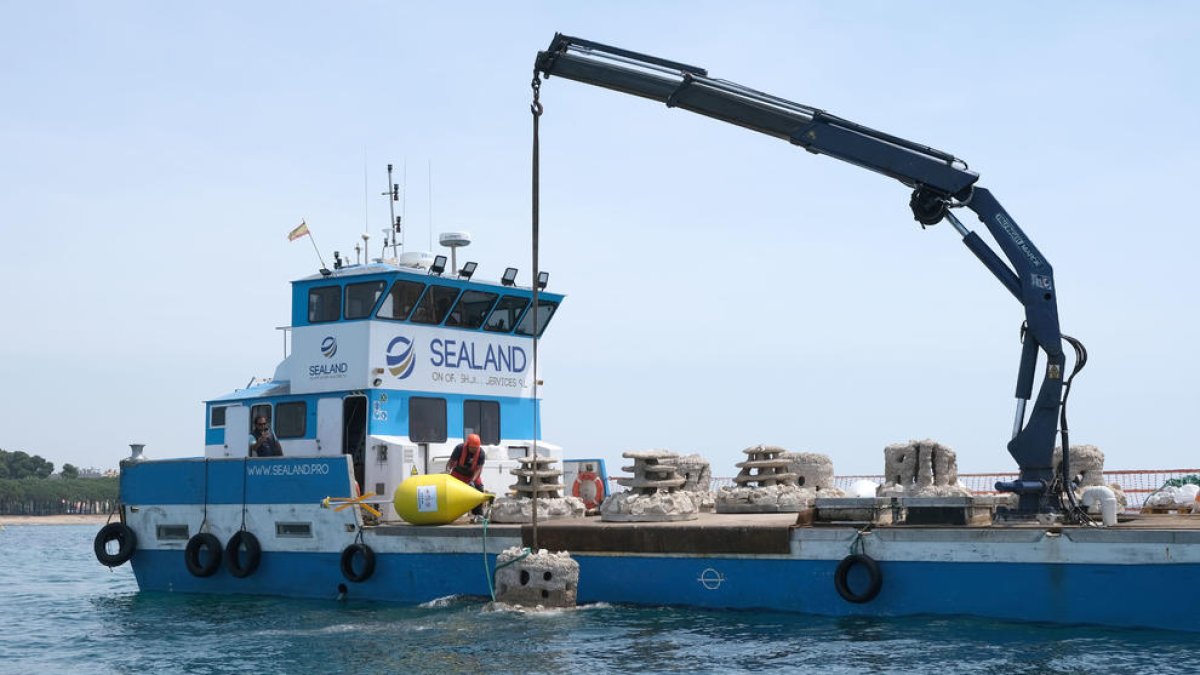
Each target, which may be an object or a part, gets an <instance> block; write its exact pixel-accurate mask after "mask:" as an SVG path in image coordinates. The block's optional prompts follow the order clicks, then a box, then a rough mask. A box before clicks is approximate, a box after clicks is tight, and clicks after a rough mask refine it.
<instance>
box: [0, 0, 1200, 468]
mask: <svg viewBox="0 0 1200 675" xmlns="http://www.w3.org/2000/svg"><path fill="white" fill-rule="evenodd" d="M555 31H562V32H565V33H568V34H573V35H579V36H582V37H587V38H590V39H594V40H598V41H601V42H607V43H610V44H614V45H618V46H622V47H625V48H628V49H633V50H638V51H643V52H647V53H650V54H654V55H657V56H661V57H664V58H670V59H674V60H679V61H684V62H688V63H693V64H695V65H699V66H703V67H706V68H707V69H708V70H709V72H710V73H711V74H712V75H714V76H716V77H722V78H727V79H731V80H734V81H736V82H739V83H742V84H745V85H748V86H752V87H754V88H757V89H761V90H764V91H768V92H770V93H773V94H776V95H779V96H783V97H785V98H790V99H792V100H796V101H800V102H803V103H808V104H811V105H815V106H818V107H821V108H824V109H827V110H829V111H831V112H833V113H835V114H838V115H841V116H843V117H847V118H849V119H852V120H855V121H857V122H861V123H863V124H867V125H870V126H873V127H875V128H878V129H882V130H885V131H888V132H890V133H893V134H896V135H899V136H903V137H905V138H909V139H912V140H915V141H919V142H923V143H927V144H929V145H932V146H934V147H937V148H940V149H943V150H946V151H948V152H952V153H954V154H955V155H957V156H959V157H962V158H964V159H966V160H967V161H968V162H969V163H970V165H971V167H972V169H974V170H976V171H978V172H979V173H980V174H981V175H982V178H981V180H980V185H983V186H986V187H988V188H989V189H991V190H992V191H993V192H994V193H995V194H996V195H997V196H998V197H999V199H1000V200H1001V202H1002V203H1004V205H1005V206H1006V207H1007V208H1008V210H1009V211H1010V212H1011V213H1012V215H1013V216H1014V217H1015V218H1016V219H1017V221H1018V222H1019V223H1020V224H1021V225H1022V227H1024V228H1025V230H1026V231H1027V232H1028V233H1029V234H1030V236H1031V238H1032V240H1033V241H1034V242H1035V243H1036V244H1037V245H1038V246H1039V247H1040V248H1041V250H1042V252H1043V253H1044V254H1045V255H1046V256H1047V258H1048V259H1049V260H1050V262H1051V263H1052V264H1053V265H1054V266H1055V271H1056V279H1057V283H1058V287H1059V308H1060V312H1061V317H1062V324H1063V329H1064V331H1065V332H1067V333H1069V334H1071V335H1074V336H1076V337H1078V338H1080V339H1082V340H1083V341H1084V342H1085V344H1086V345H1087V346H1088V348H1089V350H1090V352H1091V362H1090V364H1089V366H1088V368H1087V370H1085V371H1084V372H1083V374H1082V375H1080V376H1079V378H1078V379H1077V380H1076V388H1075V390H1074V392H1073V393H1072V396H1071V406H1070V423H1071V429H1072V441H1073V442H1075V443H1091V444H1095V445H1097V446H1099V447H1100V448H1101V449H1102V450H1103V451H1104V452H1105V453H1106V454H1107V456H1108V462H1107V465H1108V467H1109V468H1116V469H1130V468H1179V467H1195V466H1200V456H1198V455H1200V453H1198V449H1197V444H1196V438H1195V436H1196V432H1195V423H1194V418H1195V416H1196V415H1197V410H1198V409H1200V395H1198V394H1197V389H1196V387H1197V385H1196V381H1197V379H1198V377H1200V365H1198V361H1200V360H1198V358H1197V356H1196V352H1195V349H1194V347H1195V342H1196V338H1197V334H1198V332H1200V331H1198V330H1197V328H1198V325H1197V317H1196V305H1197V295H1198V294H1197V291H1198V289H1200V281H1198V278H1200V277H1198V274H1197V270H1196V268H1197V264H1196V262H1195V261H1196V255H1197V250H1198V249H1200V246H1198V244H1200V234H1197V223H1196V217H1195V215H1194V209H1193V208H1192V201H1191V200H1192V197H1193V195H1194V194H1195V192H1196V184H1197V181H1198V180H1200V141H1198V140H1197V139H1198V135H1197V133H1196V124H1197V122H1198V121H1200V87H1198V86H1197V79H1196V64H1197V63H1200V39H1198V38H1200V6H1198V5H1196V4H1195V3H1190V2H1182V1H1181V2H1145V3H1117V2H1063V3H1042V2H1007V3H946V2H940V3H939V2H920V1H918V2H904V3H896V2H860V3H852V2H845V3H815V2H778V3H773V2H745V3H730V2H609V3H565V2H545V3H521V2H508V3H491V2H478V3H456V2H445V3H420V4H417V3H399V2H366V3H363V2H348V3H332V2H324V3H323V2H286V3H285V2H262V3H241V2H214V3H161V2H107V3H94V2H52V3H31V2H15V1H11V0H10V1H3V0H0V92H2V95H0V101H2V103H0V186H2V187H0V250H2V251H3V253H4V257H5V260H4V263H3V264H2V265H0V280H2V281H3V283H2V284H0V289H2V290H0V293H2V294H3V295H2V300H3V308H4V312H5V316H6V319H5V320H4V322H3V334H2V337H0V447H3V448H5V449H7V450H26V451H29V452H34V453H37V454H41V455H42V456H44V457H46V458H47V459H50V460H51V461H54V462H55V463H56V464H58V465H61V464H62V463H63V462H71V463H74V464H76V465H80V466H98V467H114V466H116V464H117V461H118V460H119V458H121V457H123V456H126V455H127V454H128V449H127V447H126V444H127V443H129V442H135V441H136V442H143V443H147V444H148V448H147V452H148V454H149V455H151V456H154V457H168V456H189V455H196V454H199V453H200V452H201V449H202V438H203V436H202V424H203V412H202V407H201V401H202V400H204V399H206V398H209V397H212V396H215V395H218V394H221V393H224V392H226V391H229V390H231V389H234V388H236V387H240V386H243V385H245V384H246V382H247V381H248V380H249V378H250V377H251V376H256V375H258V376H267V375H270V374H271V373H272V372H273V370H274V367H275V364H276V362H277V361H278V359H279V358H280V356H281V353H282V338H281V336H280V334H279V333H278V332H277V331H275V330H274V328H275V327H276V326H282V325H285V324H286V323H288V321H289V313H288V292H289V287H288V283H287V282H288V281H289V280H290V279H292V278H296V277H299V276H303V275H307V274H310V273H312V272H313V271H314V270H315V268H316V266H317V265H316V261H315V259H314V254H313V251H312V247H311V246H310V245H309V243H308V242H307V241H299V242H295V243H291V244H289V243H288V242H287V240H286V238H285V235H286V233H287V232H288V230H290V229H291V228H292V227H294V226H295V225H296V224H298V223H299V222H300V219H301V218H306V219H307V222H308V223H309V225H310V226H311V228H312V231H313V233H314V236H315V239H316V242H317V243H318V244H319V245H320V246H321V248H322V249H323V250H324V251H325V255H326V257H327V259H328V258H329V257H330V256H331V255H332V251H333V250H335V249H337V250H341V251H343V252H345V251H351V250H352V248H353V244H354V242H355V241H356V240H357V237H358V234H359V233H360V232H362V230H363V226H364V221H367V222H368V223H369V227H370V231H371V232H372V233H374V234H378V232H379V229H380V228H382V227H384V226H385V225H386V221H387V205H386V203H385V202H384V201H383V200H381V199H380V198H378V197H376V196H374V195H376V194H377V193H378V192H379V191H381V190H382V189H383V187H384V182H385V178H384V174H383V167H384V165H385V164H386V163H388V162H395V163H396V165H397V167H398V169H399V168H400V167H404V166H406V167H407V205H406V209H405V215H406V218H407V222H408V223H409V228H410V231H409V243H410V244H414V243H415V244H418V245H420V244H426V245H425V246H420V247H421V248H426V247H427V243H428V241H429V234H430V231H431V230H432V231H433V232H440V231H445V230H468V231H470V232H472V233H473V235H474V237H475V243H474V244H473V245H472V246H471V248H470V249H468V250H467V252H466V253H467V257H468V258H470V259H473V260H478V261H479V262H480V271H479V273H478V274H479V275H480V276H481V277H488V278H497V277H498V276H499V273H500V271H501V270H502V269H503V268H504V267H505V266H508V265H516V266H518V267H521V268H522V269H523V270H528V269H529V267H530V264H529V255H530V254H529V242H530V235H529V211H530V209H529V204H530V196H529V190H530V184H529V151H530V150H529V148H530V116H529V97H530V91H529V81H530V78H531V73H532V63H533V59H534V55H535V53H536V52H537V50H539V49H542V48H544V47H545V46H546V45H547V44H548V43H549V41H550V38H551V37H552V35H553V34H554V32H555ZM543 102H544V104H545V108H546V114H545V117H544V118H543V137H542V143H543V165H542V175H543V180H542V199H543V201H542V231H543V237H542V242H541V244H542V252H541V255H542V266H543V268H544V269H547V270H549V271H550V273H551V284H552V287H553V288H554V289H555V290H557V291H560V292H565V293H568V294H569V297H568V300H567V303H566V304H565V305H564V307H563V309H562V311H561V313H560V314H559V316H558V317H557V318H556V320H555V322H554V324H552V325H551V330H550V331H549V332H548V333H547V339H546V340H545V341H544V342H543V345H542V363H543V372H544V376H545V380H546V385H545V387H544V389H543V393H544V395H545V397H546V403H545V406H544V411H543V412H544V415H543V420H544V431H545V435H546V438H547V440H550V441H553V442H557V443H559V444H561V445H563V446H565V448H566V452H567V454H568V455H570V456H601V457H607V458H609V459H611V460H613V461H614V463H615V464H616V466H620V464H621V461H620V459H619V457H620V453H621V452H624V451H628V450H644V449H649V448H668V449H671V450H675V451H677V452H681V453H693V452H696V453H700V454H702V455H704V456H705V457H707V458H708V459H709V460H710V461H711V462H712V465H713V472H714V474H715V475H732V474H733V473H735V469H734V467H733V465H734V463H735V462H738V461H741V460H742V459H743V458H744V456H743V455H742V454H741V452H740V451H741V449H742V448H745V447H747V446H750V445H753V444H756V443H772V444H778V445H782V446H784V447H787V448H790V449H792V450H797V451H815V452H824V453H827V454H829V455H830V456H832V458H833V460H834V465H835V468H836V470H837V471H838V473H842V474H849V473H877V472H879V471H880V470H881V468H882V465H883V453H882V449H883V447H884V446H885V445H887V444H889V443H892V442H896V441H904V440H907V439H910V438H933V439H936V440H938V441H940V442H942V443H944V444H947V445H950V446H951V447H953V448H954V449H956V450H957V451H958V457H959V466H960V470H962V471H988V470H1009V469H1011V468H1012V467H1013V466H1014V464H1013V462H1012V460H1011V458H1010V457H1009V456H1008V453H1007V451H1006V450H1005V443H1006V442H1007V439H1008V436H1009V434H1010V430H1011V424H1012V413H1013V398H1012V394H1013V387H1014V380H1015V374H1016V366H1017V358H1018V354H1019V350H1020V347H1019V344H1018V341H1017V338H1018V329H1019V325H1020V322H1021V319H1022V314H1021V309H1020V307H1019V305H1018V304H1017V303H1016V302H1015V301H1014V300H1013V299H1012V298H1011V297H1010V296H1009V295H1008V294H1007V292H1005V291H1004V290H1003V288H1002V287H1001V286H1000V284H999V283H998V282H996V281H995V279H993V278H992V277H991V275H990V274H988V273H987V272H986V271H985V270H984V269H983V267H982V266H981V265H980V264H979V263H978V262H977V261H976V260H975V259H974V257H973V256H971V255H970V254H969V253H968V251H967V250H966V249H965V248H964V247H963V246H962V244H961V243H960V241H959V238H958V236H957V235H955V234H954V232H953V230H952V229H951V228H949V227H948V226H945V225H942V226H938V227H935V228H933V229H931V230H929V231H924V232H923V231H921V229H920V228H919V226H918V225H917V224H916V223H915V222H914V221H913V220H912V219H911V216H910V215H909V212H908V207H907V200H908V193H907V190H906V189H905V188H904V187H903V186H901V185H900V184H899V183H896V182H894V181H890V180H888V179H885V178H883V177H881V176H877V175H875V174H872V173H869V172H866V171H863V170H860V169H856V168H854V167H850V166H848V165H845V164H842V163H839V162H837V161H835V160H831V159H829V158H826V157H816V156H812V155H808V154H806V153H804V152H802V151H800V150H798V149H796V148H794V147H791V146H789V145H788V144H787V143H784V142H782V141H777V140H774V139H771V138H768V137H765V136H759V135H757V134H754V133H752V132H748V131H745V130H743V129H740V128H737V127H734V126H730V125H725V124H722V123H719V122H716V121H713V120H708V119H705V118H702V117H698V116H695V115H692V114H690V113H687V112H684V111H679V110H668V109H666V108H665V107H663V106H660V105H657V104H653V103H651V102H648V101H644V100H641V99H637V98H633V97H629V96H623V95H620V94H616V93H613V92H609V91H605V90H600V89H596V88H593V87H589V86H586V85H582V84H578V83H574V82H568V81H565V80H557V79H552V80H550V81H549V82H547V83H546V84H545V85H544V86H543ZM364 166H365V168H366V170H367V172H368V174H367V178H368V179H369V187H368V188H366V190H364ZM431 176H432V186H431V185H430V182H431V181H430V177H431ZM364 192H369V193H370V194H371V197H370V199H369V201H368V200H367V199H366V198H365V196H364ZM431 195H432V200H431V199H430V196H431ZM968 224H970V225H971V226H972V227H975V226H977V225H979V224H978V222H977V221H974V220H973V219H972V221H971V222H969V223H968ZM979 229H981V230H982V229H983V228H982V226H979ZM375 241H378V239H376V240H375ZM410 248H411V246H410ZM523 281H525V282H527V276H526V277H523Z"/></svg>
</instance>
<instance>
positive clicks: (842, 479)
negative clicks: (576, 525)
mask: <svg viewBox="0 0 1200 675" xmlns="http://www.w3.org/2000/svg"><path fill="white" fill-rule="evenodd" d="M1016 477H1017V474H1016V473H1015V472H1012V473H960V474H958V482H959V483H960V484H961V485H963V486H964V487H966V488H967V489H968V490H970V491H971V492H974V493H976V494H981V495H992V494H996V483H997V482H998V481H1009V480H1013V479H1015V478H1016ZM1188 477H1196V478H1197V479H1200V469H1143V470H1128V471H1105V472H1104V482H1105V484H1108V485H1111V484H1113V483H1116V484H1117V485H1119V486H1121V489H1122V490H1124V491H1125V497H1126V499H1127V500H1128V501H1129V508H1131V509H1140V508H1142V505H1143V504H1144V503H1145V502H1146V498H1147V497H1149V496H1150V495H1151V494H1153V493H1155V492H1157V491H1158V490H1160V489H1161V488H1162V487H1163V486H1164V485H1166V484H1167V482H1168V481H1185V479H1187V478H1188ZM617 478H618V477H616V476H613V477H610V478H609V480H608V487H609V490H610V491H615V492H620V491H622V490H623V489H624V488H622V487H621V486H620V485H619V484H618V483H617ZM864 479H865V480H869V481H871V482H873V483H882V482H883V476H882V475H859V476H835V477H834V479H833V484H834V487H837V488H840V489H842V490H846V489H848V488H849V487H850V486H851V485H852V484H854V482H855V481H858V480H864ZM1185 482H1186V481H1185ZM722 487H733V478H713V479H712V489H713V490H718V489H720V488H722Z"/></svg>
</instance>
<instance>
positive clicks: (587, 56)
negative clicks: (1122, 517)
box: [534, 34, 1064, 514]
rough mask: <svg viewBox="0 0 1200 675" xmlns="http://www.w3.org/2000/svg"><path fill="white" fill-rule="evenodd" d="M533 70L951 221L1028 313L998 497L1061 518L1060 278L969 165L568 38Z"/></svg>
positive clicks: (919, 214)
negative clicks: (716, 129) (1009, 459)
mask: <svg viewBox="0 0 1200 675" xmlns="http://www.w3.org/2000/svg"><path fill="white" fill-rule="evenodd" d="M534 70H535V73H540V74H541V75H542V76H544V77H546V78H549V77H550V76H556V77H562V78H565V79H570V80H576V81H578V82H583V83H585V84H591V85H596V86H600V87H604V88H607V89H612V90H615V91H619V92H622V93H626V94H631V95H634V96H640V97H643V98H648V99H650V100H653V101H658V102H660V103H665V104H666V105H667V106H668V107H673V108H683V109H684V110H690V111H692V112H695V113H698V114H701V115H705V116H707V117H712V118H714V119H718V120H721V121H723V122H728V123H730V124H735V125H737V126H741V127H745V128H747V129H750V130H752V131H757V132H759V133H763V134H767V135H769V136H774V137H776V138H781V139H783V140H786V141H788V142H790V143H792V144H794V145H798V146H800V147H802V148H804V149H805V150H807V151H808V152H811V153H814V154H823V155H828V156H830V157H834V158H836V159H840V160H842V161H844V162H848V163H850V164H853V165H855V166H860V167H862V168H865V169H868V170H870V171H874V172H876V173H880V174H883V175H885V176H888V177H890V178H894V179H895V180H898V181H900V182H901V183H903V184H904V185H906V186H908V187H910V188H912V190H913V192H912V197H911V199H910V200H909V207H910V208H911V209H912V212H913V216H914V217H915V218H916V219H917V220H918V221H919V222H921V223H922V225H933V224H936V223H938V222H940V221H941V220H943V219H947V220H950V222H951V223H952V224H953V225H954V227H955V229H956V230H957V231H958V232H959V234H960V235H962V237H963V243H964V244H965V245H966V246H967V248H968V249H970V251H971V252H972V253H973V254H975V256H976V257H977V258H978V259H979V260H980V262H982V263H983V264H984V266H985V267H987V269H988V270H989V271H990V272H991V273H992V274H993V275H994V276H995V277H996V278H997V279H998V280H999V281H1000V283H1001V284H1002V285H1003V286H1004V287H1005V288H1006V289H1007V290H1008V291H1009V292H1010V293H1011V294H1012V295H1013V296H1014V297H1015V298H1016V299H1017V300H1018V301H1020V302H1021V304H1022V305H1023V306H1024V309H1025V326H1024V330H1023V336H1022V337H1023V344H1022V350H1021V360H1020V365H1019V368H1018V374H1017V387H1016V397H1017V413H1016V420H1015V421H1014V423H1013V437H1012V439H1011V441H1010V442H1009V444H1008V450H1009V452H1010V454H1012V456H1013V458H1014V459H1015V460H1016V462H1017V465H1018V467H1019V468H1020V477H1019V479H1018V480H1016V481H1013V482H1011V483H1006V484H1004V485H1003V486H1000V485H998V486H997V487H998V488H1001V489H1004V490H1007V491H1011V492H1016V493H1017V494H1018V495H1020V500H1019V506H1018V511H1020V512H1022V513H1025V514H1030V513H1044V512H1047V511H1051V510H1054V506H1053V504H1052V502H1053V500H1054V497H1056V495H1054V494H1052V486H1053V485H1054V482H1055V481H1054V478H1055V476H1054V471H1053V468H1052V467H1053V455H1054V443H1055V441H1054V437H1055V433H1056V431H1057V429H1058V422H1059V414H1060V411H1061V407H1062V398H1063V365H1064V354H1063V349H1062V340H1063V336H1062V333H1061V331H1060V328H1059V321H1058V307H1057V299H1056V294H1055V286H1054V272H1053V269H1052V267H1051V266H1050V263H1049V262H1048V261H1047V260H1046V258H1045V256H1043V255H1042V254H1041V252H1040V251H1038V249H1037V247H1036V246H1034V244H1033V242H1031V241H1030V240H1029V238H1028V237H1027V236H1026V235H1025V233H1024V232H1023V231H1022V230H1021V228H1020V227H1019V226H1018V225H1017V223H1016V221H1015V219H1013V218H1012V216H1011V215H1009V214H1008V213H1007V212H1006V211H1005V210H1004V207H1003V206H1001V205H1000V203H999V201H997V200H996V198H995V197H994V196H993V195H992V194H991V192H990V191H988V190H986V189H984V188H982V187H978V186H976V185H975V183H976V182H977V181H978V179H979V174H977V173H975V172H973V171H971V170H969V169H968V167H967V164H966V162H964V161H962V160H960V159H958V158H957V157H955V156H953V155H951V154H949V153H947V152H943V151H941V150H937V149H934V148H931V147H929V146H926V145H922V144H920V143H914V142H912V141H909V140H905V139H903V138H899V137H897V136H893V135H891V134H887V133H884V132H881V131H878V130H875V129H871V128H870V127H866V126H863V125H861V124H857V123H855V122H851V121H849V120H845V119H842V118H840V117H837V116H835V115H831V114H829V113H827V112H825V111H823V110H820V109H818V108H814V107H811V106H807V105H803V104H800V103H795V102H792V101H788V100H786V99H783V98H779V97H777V96H772V95H770V94H766V93H763V92H760V91H757V90H754V89H751V88H749V87H745V86H742V85H740V84H736V83H733V82H729V81H727V80H721V79H715V78H712V77H709V75H708V72H707V71H706V70H705V69H703V68H698V67H695V66H690V65H687V64H684V63H679V62H676V61H668V60H666V59H661V58H657V57H654V56H648V55H645V54H639V53H637V52H632V51H629V50H626V49H620V48H617V47H612V46H609V45H604V44H600V43H598V42H593V41H590V40H584V39H581V38H576V37H571V36H567V35H562V34H556V35H555V36H554V40H553V41H552V42H551V43H550V47H549V48H548V49H546V50H545V51H542V52H538V55H537V61H536V62H535V66H534ZM957 207H966V208H969V209H970V210H972V211H974V212H975V213H976V215H977V216H978V217H979V219H980V221H982V222H983V223H984V225H985V226H986V227H987V228H988V231H989V232H990V233H991V234H992V237H993V238H994V239H995V240H996V242H997V244H998V245H999V247H1000V250H1001V251H1002V252H1003V253H1004V256H1005V258H1007V259H1008V263H1005V262H1004V260H1002V259H1001V258H1000V256H999V255H997V254H996V252H995V251H993V250H992V248H991V247H990V246H988V244H987V243H986V242H984V240H983V239H982V238H981V237H980V236H979V235H978V234H976V233H975V232H972V231H970V230H969V229H968V228H967V227H966V226H964V225H963V224H962V223H961V222H960V221H959V220H958V218H956V217H955V216H954V214H953V213H951V212H950V209H951V208H957ZM1039 349H1040V351H1041V352H1043V353H1044V354H1045V360H1046V364H1045V371H1044V373H1043V378H1042V385H1041V387H1040V389H1039V391H1038V395H1037V399H1036V400H1035V401H1034V408H1033V410H1032V411H1031V412H1030V413H1029V417H1028V420H1027V421H1026V418H1025V414H1026V409H1025V408H1026V403H1027V401H1028V400H1029V399H1030V398H1031V397H1032V394H1033V383H1034V380H1035V378H1036V369H1037V360H1038V352H1039Z"/></svg>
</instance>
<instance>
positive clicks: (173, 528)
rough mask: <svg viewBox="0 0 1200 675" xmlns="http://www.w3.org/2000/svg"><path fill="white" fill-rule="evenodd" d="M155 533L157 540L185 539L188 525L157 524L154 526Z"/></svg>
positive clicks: (186, 538)
mask: <svg viewBox="0 0 1200 675" xmlns="http://www.w3.org/2000/svg"><path fill="white" fill-rule="evenodd" d="M154 529H155V532H154V533H155V534H156V535H157V536H158V540H159V541H187V540H188V526H187V525H186V524H184V525H159V526H158V527H156V528H154Z"/></svg>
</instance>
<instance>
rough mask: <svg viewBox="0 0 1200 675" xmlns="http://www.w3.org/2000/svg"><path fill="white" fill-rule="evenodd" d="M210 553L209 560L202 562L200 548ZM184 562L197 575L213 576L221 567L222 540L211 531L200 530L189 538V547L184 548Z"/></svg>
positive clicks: (193, 574)
mask: <svg viewBox="0 0 1200 675" xmlns="http://www.w3.org/2000/svg"><path fill="white" fill-rule="evenodd" d="M201 549H204V550H205V551H206V552H207V554H208V561H207V562H206V563H203V564H201V562H200V550H201ZM183 562H184V564H185V565H187V569H188V571H189V572H191V573H192V576H195V577H211V576H212V575H214V574H216V572H217V569H218V568H220V567H221V540H220V539H217V537H216V535H214V534H211V533H209V532H200V533H198V534H195V535H193V536H192V538H191V539H188V543H187V548H185V549H183Z"/></svg>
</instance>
